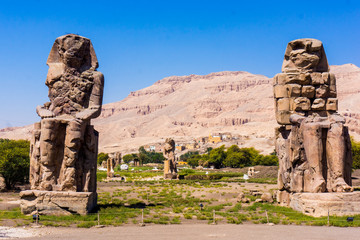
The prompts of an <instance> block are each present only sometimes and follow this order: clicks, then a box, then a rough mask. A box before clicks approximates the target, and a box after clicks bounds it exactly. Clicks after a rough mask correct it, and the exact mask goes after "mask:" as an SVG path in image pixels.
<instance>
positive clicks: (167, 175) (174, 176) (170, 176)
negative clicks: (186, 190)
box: [164, 173, 179, 179]
mask: <svg viewBox="0 0 360 240" xmlns="http://www.w3.org/2000/svg"><path fill="white" fill-rule="evenodd" d="M164 179H179V174H176V173H165V174H164Z"/></svg>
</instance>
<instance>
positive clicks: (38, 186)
mask: <svg viewBox="0 0 360 240" xmlns="http://www.w3.org/2000/svg"><path fill="white" fill-rule="evenodd" d="M47 65H48V66H49V71H48V74H47V78H46V82H45V84H46V85H47V86H48V87H49V99H50V102H47V103H45V104H44V105H43V106H38V107H37V108H36V112H37V113H38V115H39V116H40V117H41V122H40V123H35V125H34V131H33V136H32V139H31V147H30V184H31V189H32V190H42V191H71V192H94V193H96V164H97V151H98V132H97V131H96V130H95V129H94V128H93V126H92V125H91V124H90V120H91V119H92V118H96V117H98V116H99V115H100V113H101V105H102V95H103V87H104V76H103V75H102V73H100V72H97V71H96V68H97V67H98V62H97V58H96V55H95V51H94V49H93V46H92V44H91V41H90V40H89V39H87V38H84V37H81V36H78V35H74V34H68V35H65V36H61V37H59V38H57V39H56V40H55V43H54V45H53V47H52V49H51V52H50V54H49V57H48V60H47Z"/></svg>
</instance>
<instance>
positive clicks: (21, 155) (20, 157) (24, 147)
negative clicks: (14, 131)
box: [0, 139, 30, 189]
mask: <svg viewBox="0 0 360 240" xmlns="http://www.w3.org/2000/svg"><path fill="white" fill-rule="evenodd" d="M29 151H30V142H29V141H26V140H8V139H0V175H1V176H2V177H3V178H4V180H5V185H6V188H7V189H12V188H14V186H15V184H16V183H18V182H20V183H25V182H27V181H29V168H30V157H29Z"/></svg>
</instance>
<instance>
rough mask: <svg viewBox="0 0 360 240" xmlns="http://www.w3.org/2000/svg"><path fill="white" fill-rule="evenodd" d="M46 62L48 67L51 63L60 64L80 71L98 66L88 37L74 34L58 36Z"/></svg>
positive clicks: (94, 68)
mask: <svg viewBox="0 0 360 240" xmlns="http://www.w3.org/2000/svg"><path fill="white" fill-rule="evenodd" d="M46 63H47V65H49V67H50V68H51V67H52V66H51V65H52V64H62V65H63V68H73V69H76V70H78V71H80V72H82V71H86V70H96V68H98V66H99V64H98V61H97V58H96V54H95V51H94V48H93V46H92V44H91V41H90V39H88V38H85V37H82V36H79V35H75V34H67V35H64V36H61V37H58V38H57V39H56V40H55V43H54V45H53V47H52V49H51V51H50V54H49V57H48V60H47V62H46Z"/></svg>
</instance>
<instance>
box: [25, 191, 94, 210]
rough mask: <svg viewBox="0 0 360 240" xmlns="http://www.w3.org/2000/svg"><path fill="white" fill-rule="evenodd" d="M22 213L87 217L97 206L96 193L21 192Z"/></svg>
mask: <svg viewBox="0 0 360 240" xmlns="http://www.w3.org/2000/svg"><path fill="white" fill-rule="evenodd" d="M20 197H21V212H22V213H23V214H35V213H36V212H37V211H39V212H40V214H42V215H47V214H48V215H70V214H81V215H85V214H86V213H88V212H90V211H91V210H92V209H93V208H94V207H95V206H96V205H97V195H96V193H95V192H61V191H39V190H27V191H22V192H20Z"/></svg>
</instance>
